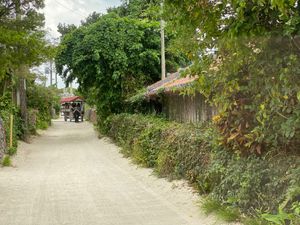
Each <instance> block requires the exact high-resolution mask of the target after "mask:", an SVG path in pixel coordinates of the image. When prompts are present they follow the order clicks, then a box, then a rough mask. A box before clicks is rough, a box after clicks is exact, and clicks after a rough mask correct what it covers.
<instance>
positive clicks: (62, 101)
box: [60, 96, 83, 103]
mask: <svg viewBox="0 0 300 225" xmlns="http://www.w3.org/2000/svg"><path fill="white" fill-rule="evenodd" d="M76 100H79V101H83V99H82V98H81V97H79V96H73V97H67V98H62V99H61V100H60V103H66V102H74V101H76Z"/></svg>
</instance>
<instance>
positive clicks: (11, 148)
mask: <svg viewBox="0 0 300 225" xmlns="http://www.w3.org/2000/svg"><path fill="white" fill-rule="evenodd" d="M16 153H17V147H10V148H8V150H7V154H8V155H10V156H13V155H15V154H16Z"/></svg>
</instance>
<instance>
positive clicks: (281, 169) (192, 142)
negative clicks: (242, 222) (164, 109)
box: [101, 114, 300, 224]
mask: <svg viewBox="0 0 300 225" xmlns="http://www.w3.org/2000/svg"><path fill="white" fill-rule="evenodd" d="M104 126H105V127H102V128H101V130H102V131H104V132H105V133H106V135H108V136H110V137H111V138H112V139H113V140H115V141H116V142H117V143H118V144H119V145H120V146H121V147H122V152H123V153H124V154H125V155H126V156H128V157H132V158H133V159H134V161H135V162H137V163H139V164H141V165H143V166H146V167H154V168H155V171H156V172H157V173H158V174H159V175H160V176H164V177H169V178H184V179H187V180H189V181H190V182H191V183H192V184H193V185H194V186H195V187H196V188H197V189H198V190H199V192H200V193H202V194H209V196H211V197H213V198H214V199H217V200H218V201H220V202H221V203H222V204H223V205H228V206H234V207H237V208H239V209H240V212H241V213H243V214H247V215H255V216H256V215H259V214H261V213H265V212H268V213H273V214H276V213H277V212H278V208H279V207H281V208H283V210H284V212H286V213H291V215H292V216H291V217H290V220H291V221H292V220H293V221H294V223H295V224H297V223H298V222H299V218H300V216H299V211H300V205H299V198H300V190H299V189H300V188H299V184H300V160H299V157H298V156H287V155H276V156H271V155H269V156H268V155H266V156H265V157H260V158H259V157H256V156H251V157H247V158H243V157H240V156H239V155H236V154H232V153H231V152H230V151H228V150H227V149H225V148H224V147H222V146H221V145H220V144H219V136H218V134H217V132H216V130H215V129H214V127H213V126H212V125H209V124H206V125H192V124H179V123H175V122H169V121H166V120H165V119H162V118H157V117H152V116H144V115H130V114H119V115H113V116H111V117H109V118H108V119H107V120H106V122H105V123H104ZM297 204H298V205H297ZM298 210H299V211H298ZM270 217H272V215H270ZM271 220H272V219H271Z"/></svg>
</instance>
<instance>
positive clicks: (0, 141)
mask: <svg viewBox="0 0 300 225" xmlns="http://www.w3.org/2000/svg"><path fill="white" fill-rule="evenodd" d="M5 150H6V135H5V128H4V122H3V120H2V119H1V117H0V159H1V158H2V157H3V155H4V152H5Z"/></svg>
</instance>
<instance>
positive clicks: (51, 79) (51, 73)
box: [49, 59, 53, 86]
mask: <svg viewBox="0 0 300 225" xmlns="http://www.w3.org/2000/svg"><path fill="white" fill-rule="evenodd" d="M52 65H53V62H52V59H50V69H49V73H50V86H52V81H53V77H52V75H53V71H52Z"/></svg>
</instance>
